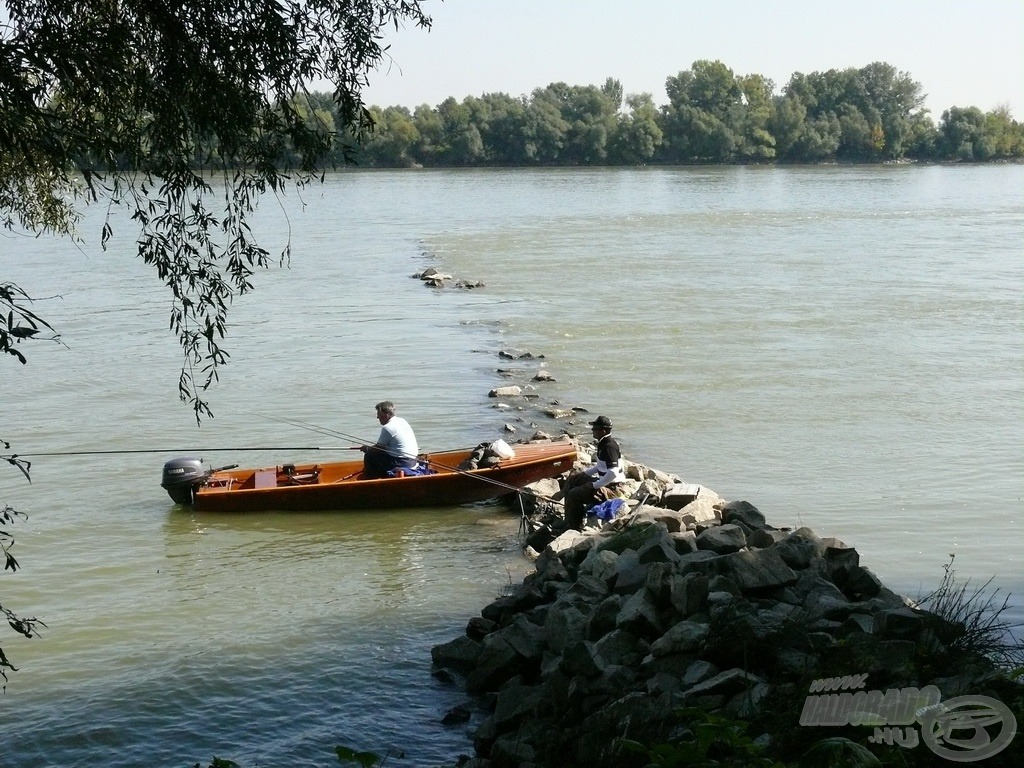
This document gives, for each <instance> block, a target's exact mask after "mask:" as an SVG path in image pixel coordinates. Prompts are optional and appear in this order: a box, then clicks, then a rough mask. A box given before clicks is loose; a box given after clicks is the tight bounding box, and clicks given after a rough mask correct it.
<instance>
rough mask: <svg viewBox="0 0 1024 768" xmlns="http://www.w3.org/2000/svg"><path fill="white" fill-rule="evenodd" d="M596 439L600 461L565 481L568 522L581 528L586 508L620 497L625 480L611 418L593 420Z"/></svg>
mask: <svg viewBox="0 0 1024 768" xmlns="http://www.w3.org/2000/svg"><path fill="white" fill-rule="evenodd" d="M590 428H591V430H593V434H594V439H595V440H596V441H597V463H596V464H594V465H593V466H591V467H587V468H586V469H584V470H583V471H582V472H577V473H576V474H574V475H570V476H569V479H568V480H566V482H565V496H564V497H563V499H562V500H563V502H564V503H565V524H566V525H567V526H568V527H569V528H575V529H576V530H580V529H581V528H583V520H584V518H585V517H586V513H587V510H588V509H590V508H591V507H593V506H594V505H595V504H600V503H601V502H602V501H608V500H609V499H614V498H617V497H618V496H619V495H620V493H621V489H622V483H624V482H626V471H625V467H624V466H623V462H622V452H621V451H620V450H619V444H618V443H617V442H616V441H615V438H613V437H612V421H611V419H609V418H608V417H607V416H598V417H597V418H596V419H594V420H593V421H592V422H590Z"/></svg>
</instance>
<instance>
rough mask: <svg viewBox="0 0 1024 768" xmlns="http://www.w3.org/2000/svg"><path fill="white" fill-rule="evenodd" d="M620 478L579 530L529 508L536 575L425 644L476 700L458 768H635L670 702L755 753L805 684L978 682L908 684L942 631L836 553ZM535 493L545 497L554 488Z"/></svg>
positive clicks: (687, 493)
mask: <svg viewBox="0 0 1024 768" xmlns="http://www.w3.org/2000/svg"><path fill="white" fill-rule="evenodd" d="M581 450H582V452H583V454H584V455H583V456H582V463H584V464H585V463H586V459H587V457H586V455H585V454H586V447H585V446H581ZM628 474H629V476H630V478H631V486H630V493H631V495H632V499H631V500H630V503H629V504H628V505H626V507H624V509H623V511H622V513H621V514H620V515H619V517H617V518H616V519H614V520H612V521H610V522H607V523H600V522H598V521H596V520H594V519H591V520H590V524H589V525H588V526H587V527H585V528H584V530H583V531H582V532H581V531H574V530H568V531H562V530H560V529H559V527H558V520H557V514H556V513H555V510H556V505H552V504H551V502H550V501H543V500H541V501H538V503H537V504H536V505H535V506H534V508H533V509H532V510H531V513H530V514H531V520H533V521H534V528H535V530H534V531H533V532H532V533H531V534H530V536H529V538H528V542H529V543H528V545H527V550H526V551H527V553H528V554H531V555H532V556H535V557H536V560H535V570H534V571H533V572H532V573H531V574H530V575H528V576H527V577H526V578H525V579H524V580H523V582H522V584H520V585H519V586H518V587H516V588H514V589H512V590H511V591H510V592H509V593H508V594H505V595H503V596H502V597H499V598H498V599H497V600H495V601H494V602H493V603H491V604H490V605H488V606H487V607H485V608H484V609H483V610H482V611H481V614H480V615H479V616H477V617H475V618H473V619H471V620H470V621H469V623H468V626H467V628H466V632H465V634H464V635H462V636H461V637H458V638H456V639H453V640H452V641H451V642H448V643H445V644H442V645H438V646H436V647H434V648H433V649H432V659H433V662H434V664H435V667H436V668H437V669H438V671H439V672H440V670H442V669H443V670H449V671H453V672H455V673H457V674H458V675H460V677H461V679H462V681H463V683H464V685H465V687H466V689H467V690H468V691H469V692H470V693H471V694H473V695H475V696H477V697H479V700H480V701H482V702H484V703H485V705H486V712H487V715H486V717H485V718H484V719H483V720H482V722H479V723H475V724H474V725H475V732H474V736H473V741H474V748H475V750H476V757H475V758H473V759H472V760H471V761H470V762H469V764H470V765H473V766H495V767H496V768H502V767H504V766H517V767H519V768H527V767H528V766H541V765H559V766H567V765H588V766H616V767H619V766H629V765H638V766H642V765H646V764H648V763H649V762H650V761H649V759H647V758H646V757H645V758H639V759H638V758H637V757H635V756H630V755H627V754H625V753H623V752H622V750H621V749H620V748H619V746H618V744H619V742H618V741H617V739H620V738H629V739H633V740H638V741H641V742H643V743H658V742H659V741H669V740H671V739H673V738H677V737H679V734H680V729H683V730H684V731H685V723H683V724H681V723H680V719H679V715H678V711H679V710H680V708H682V707H700V708H703V710H704V711H710V712H717V713H721V714H723V715H726V716H728V717H732V718H739V719H742V720H745V721H747V722H749V723H751V724H753V725H754V727H755V728H764V729H765V730H764V731H763V732H762V731H758V733H759V734H760V733H763V735H761V736H760V741H761V742H763V743H765V744H770V743H771V742H772V741H776V742H779V740H780V739H782V740H784V739H783V737H781V735H780V733H779V727H778V724H779V722H780V720H779V718H780V717H782V718H783V719H782V720H781V722H782V723H783V725H785V726H788V727H790V728H793V729H798V727H799V725H800V722H799V721H800V712H801V710H800V705H801V704H802V703H803V701H804V698H805V697H806V695H807V692H808V683H809V682H810V681H812V680H814V679H817V678H823V677H836V676H844V675H851V676H853V675H865V676H866V679H867V681H868V685H869V686H870V687H881V688H882V689H883V690H884V689H885V688H886V687H891V686H915V685H921V686H923V685H936V686H938V687H939V688H940V689H942V691H943V693H944V694H946V695H960V694H961V693H963V690H962V689H964V688H965V686H966V687H967V688H970V687H971V686H975V688H974V689H972V690H971V691H970V692H972V693H977V692H978V690H977V687H976V686H978V685H980V683H979V681H980V680H982V679H984V678H985V676H986V675H988V674H990V673H991V668H990V665H986V664H985V663H983V662H982V661H980V660H977V659H967V658H963V657H960V658H959V659H958V660H955V661H953V662H951V663H950V665H949V668H940V667H937V666H935V665H934V664H931V665H930V666H928V671H927V673H923V672H922V671H921V669H922V668H921V659H922V656H925V655H926V656H927V657H928V658H929V659H930V660H932V661H934V660H935V659H944V658H946V657H947V656H948V654H947V650H948V649H947V648H945V646H944V645H943V638H945V637H947V636H948V635H949V633H948V632H944V630H946V629H948V627H944V626H943V622H942V621H941V620H940V619H938V617H936V616H933V615H932V614H929V613H926V612H924V611H921V610H918V609H916V608H914V607H913V606H912V604H911V603H910V601H908V600H906V599H905V598H902V597H900V596H899V595H896V594H895V593H893V592H892V591H890V590H889V589H887V588H886V587H885V586H884V585H883V584H882V583H881V582H880V580H879V579H878V577H877V576H875V574H874V573H872V572H871V571H870V570H869V569H868V568H866V567H864V566H863V565H862V564H861V563H860V556H859V554H858V552H857V551H856V550H855V549H853V548H851V547H848V546H846V545H845V544H844V543H843V542H841V541H839V540H837V539H834V538H829V537H822V536H818V535H816V534H815V533H814V532H813V531H811V530H809V529H808V528H798V529H796V530H788V529H784V528H783V529H780V528H775V527H773V526H771V525H769V524H768V522H767V521H766V519H765V516H764V515H763V514H762V513H761V512H760V511H759V510H758V509H757V508H756V507H755V506H754V505H752V504H750V503H748V502H746V501H731V502H727V501H725V500H723V499H721V498H719V497H718V495H717V494H715V493H714V492H712V491H710V490H708V489H706V488H702V487H699V486H694V485H689V484H685V483H682V482H681V481H680V480H679V478H678V477H676V476H673V475H669V474H666V473H662V472H657V471H652V470H650V469H648V468H646V467H642V466H640V465H636V464H632V465H630V466H629V473H628ZM552 482H553V481H552ZM536 490H537V492H538V493H539V494H541V495H543V496H548V497H549V496H552V495H554V490H557V484H556V485H555V486H552V484H551V483H547V484H544V483H541V484H538V486H537V488H536ZM972 664H976V668H975V667H972V666H971V665H972ZM969 668H970V669H971V670H972V671H971V673H970V674H968V673H967V672H965V670H967V669H969ZM958 673H959V674H958ZM922 674H929V675H933V676H934V679H927V680H922V679H921V676H922ZM782 713H785V714H784V715H783V714H782ZM773 718H774V720H773ZM771 722H774V723H775V726H774V727H773V726H772V725H769V723H771ZM806 731H807V729H806V728H805V729H804V732H805V733H804V735H805V736H806ZM631 761H632V762H631Z"/></svg>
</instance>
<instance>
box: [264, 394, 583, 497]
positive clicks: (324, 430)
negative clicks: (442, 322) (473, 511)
mask: <svg viewBox="0 0 1024 768" xmlns="http://www.w3.org/2000/svg"><path fill="white" fill-rule="evenodd" d="M257 415H259V416H262V417H263V418H265V419H269V420H270V421H276V422H278V423H280V424H289V425H291V426H293V427H299V428H300V429H308V430H310V431H313V432H317V433H319V434H321V435H326V436H328V437H344V438H346V439H348V440H354V441H355V442H357V443H359V444H360V446H362V447H367V448H368V447H370V446H372V445H375V443H368V442H366V441H365V440H363V439H362V438H359V437H356V436H355V435H349V434H346V433H345V432H342V431H341V430H337V429H330V428H328V427H322V426H320V425H318V424H311V423H309V422H305V421H297V420H295V419H286V418H283V417H280V416H270V415H268V414H263V413H261V414H257ZM425 461H426V463H427V464H428V465H430V466H432V467H436V468H437V469H444V470H446V471H448V472H455V473H457V474H460V475H465V476H466V477H471V478H473V479H474V480H479V481H481V482H484V483H490V484H491V485H494V486H497V487H498V488H504V489H506V490H508V491H512V492H514V493H520V494H522V493H526V491H524V490H523V489H522V488H520V487H519V486H516V485H511V484H510V483H503V482H502V481H501V480H495V479H494V478H493V477H483V476H482V475H474V474H473V473H472V472H467V471H466V470H464V469H459V468H458V467H450V466H448V465H447V464H442V463H441V462H438V461H434V460H433V459H431V458H429V457H428V458H427V459H426V460H425ZM529 494H530V495H531V496H534V497H535V498H538V499H543V500H544V501H548V502H551V503H552V504H563V505H564V504H565V502H564V501H562V500H561V499H553V498H551V497H550V496H545V495H544V494H542V493H536V492H535V491H530V492H529Z"/></svg>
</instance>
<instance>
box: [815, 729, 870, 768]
mask: <svg viewBox="0 0 1024 768" xmlns="http://www.w3.org/2000/svg"><path fill="white" fill-rule="evenodd" d="M881 764H882V763H881V761H880V760H879V759H878V758H877V757H875V756H874V755H873V754H871V752H870V750H868V748H867V747H865V746H862V745H861V744H858V743H856V742H854V741H850V740H849V739H845V738H843V737H842V736H835V737H832V738H829V739H822V740H821V741H819V742H817V743H816V744H814V745H813V746H812V747H811V748H810V749H808V750H807V752H806V753H805V754H804V756H803V757H802V758H800V768H872V767H873V766H876V765H879V766H880V765H881Z"/></svg>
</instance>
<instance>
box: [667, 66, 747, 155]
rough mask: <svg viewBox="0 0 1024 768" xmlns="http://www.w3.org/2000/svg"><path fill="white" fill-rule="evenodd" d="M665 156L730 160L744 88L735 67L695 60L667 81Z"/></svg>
mask: <svg viewBox="0 0 1024 768" xmlns="http://www.w3.org/2000/svg"><path fill="white" fill-rule="evenodd" d="M665 91H666V92H667V94H668V99H669V103H668V104H666V105H665V107H664V108H663V118H662V122H663V126H664V131H665V150H666V151H665V156H666V158H667V159H668V160H670V161H673V162H687V161H692V160H699V161H708V160H710V161H715V162H721V161H728V160H730V159H732V157H733V155H734V153H735V150H736V146H737V137H736V129H737V128H739V129H742V126H736V125H734V124H733V121H734V120H736V119H737V111H736V110H735V109H734V108H736V107H740V106H742V96H743V94H742V91H741V90H740V86H739V83H737V81H736V76H735V75H734V74H733V71H732V70H731V69H729V68H728V67H727V66H725V64H723V63H722V62H720V61H706V60H701V61H695V62H694V63H693V66H692V67H691V68H690V69H689V70H686V71H684V72H680V73H679V74H678V75H675V76H674V77H669V78H668V79H667V80H666V81H665Z"/></svg>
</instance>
